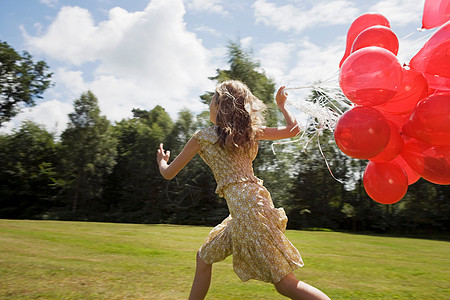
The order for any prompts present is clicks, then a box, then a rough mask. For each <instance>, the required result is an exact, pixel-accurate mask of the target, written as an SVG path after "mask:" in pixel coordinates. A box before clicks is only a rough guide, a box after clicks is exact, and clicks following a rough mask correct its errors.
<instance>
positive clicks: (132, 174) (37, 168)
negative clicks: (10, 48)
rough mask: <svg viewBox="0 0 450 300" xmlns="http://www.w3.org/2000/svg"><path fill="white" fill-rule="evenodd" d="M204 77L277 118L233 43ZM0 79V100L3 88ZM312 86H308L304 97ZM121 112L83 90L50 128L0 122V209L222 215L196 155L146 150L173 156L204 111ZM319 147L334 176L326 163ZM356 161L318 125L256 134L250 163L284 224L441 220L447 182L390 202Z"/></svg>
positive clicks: (183, 220)
mask: <svg viewBox="0 0 450 300" xmlns="http://www.w3.org/2000/svg"><path fill="white" fill-rule="evenodd" d="M5 44H6V43H3V44H2V45H3V46H5ZM4 56H5V55H3V56H0V59H4V58H3V57H4ZM26 57H27V58H28V61H27V63H28V64H30V65H33V62H32V61H31V57H30V56H26ZM38 63H39V64H40V69H39V70H40V72H41V77H40V78H41V79H40V80H45V82H44V84H45V86H42V88H41V89H40V90H39V91H38V92H39V93H38V95H40V94H42V91H43V89H45V88H46V87H48V86H49V84H50V82H49V78H50V76H51V75H50V73H48V71H47V70H46V68H47V67H46V65H45V63H44V64H43V63H41V62H38ZM16 65H18V64H17V63H16ZM1 67H2V68H3V63H2V64H1ZM30 67H31V66H30ZM30 69H32V68H30ZM2 76H3V75H2ZM0 77H1V76H0ZM210 79H211V80H214V81H216V82H222V81H224V80H227V79H238V80H242V81H243V82H245V83H246V84H247V85H248V86H249V87H250V89H251V90H252V91H253V93H254V94H255V95H256V96H257V97H258V98H260V99H261V100H262V101H264V102H265V103H266V104H267V105H268V112H267V115H266V121H267V125H269V126H276V125H277V124H278V123H279V122H280V121H281V119H282V118H281V116H280V114H279V112H278V111H277V109H276V105H275V103H274V98H273V97H274V93H275V88H276V86H275V83H274V82H273V80H271V79H270V78H268V77H267V76H266V75H265V73H264V71H263V70H262V69H261V67H260V65H259V63H258V62H255V61H254V60H253V59H252V57H251V53H249V52H247V51H245V50H243V49H242V48H241V46H240V45H239V44H238V43H230V44H229V69H227V70H220V69H218V70H217V74H216V76H214V77H211V78H210ZM37 80H39V79H37ZM5 86H6V84H5ZM35 86H36V84H35ZM3 90H4V88H3V87H2V98H1V101H2V102H5V101H6V100H8V99H11V98H7V97H6V96H5V95H4V91H3ZM212 94H213V92H206V93H205V94H204V95H201V96H200V101H202V102H203V103H205V104H208V103H209V102H210V101H211V97H212ZM31 98H32V97H28V98H27V99H31ZM314 98H315V95H314V93H313V94H312V95H311V97H310V98H309V99H307V100H308V101H314ZM5 99H6V100H5ZM17 99H19V101H20V97H18V98H17ZM8 101H10V102H11V100H8ZM29 102H30V101H29ZM5 111H6V110H5ZM15 113H16V111H14V114H15ZM132 113H133V117H132V118H128V119H124V120H121V121H120V122H115V123H114V124H113V123H112V122H110V121H109V120H108V119H107V118H106V117H105V116H102V114H101V111H100V109H99V106H98V100H97V98H96V96H95V95H94V94H93V93H92V92H90V91H87V92H86V93H83V94H82V95H81V96H80V97H79V98H78V99H76V100H75V101H74V109H73V112H72V113H70V114H69V123H68V126H67V128H66V129H65V130H64V131H63V132H62V134H61V135H60V136H56V134H55V133H52V132H49V131H47V130H46V129H45V128H44V127H43V126H41V125H39V124H35V123H33V122H30V121H25V122H23V123H22V125H21V126H20V127H19V128H17V129H15V130H14V131H13V132H12V133H9V134H1V135H0V158H1V162H2V164H1V165H0V182H1V184H0V218H20V219H52V220H54V219H55V220H83V221H104V222H135V223H171V224H195V225H207V226H212V225H215V224H217V223H218V222H220V221H221V220H222V219H224V218H225V217H226V216H227V215H228V209H227V206H226V203H225V200H224V199H223V198H219V197H218V196H217V195H216V194H215V193H214V191H215V187H216V184H215V181H214V179H213V175H212V172H211V171H210V170H209V167H207V166H206V164H204V163H203V162H202V161H201V159H200V158H199V156H198V155H197V156H196V157H195V158H194V159H193V160H192V161H191V162H190V163H189V164H188V165H187V166H186V168H185V169H184V170H183V171H182V172H181V173H180V174H179V175H178V176H177V177H176V178H175V179H173V180H170V181H166V180H164V179H163V178H162V177H161V176H160V174H159V170H158V167H157V165H156V160H155V157H156V149H157V148H158V146H159V143H161V142H163V143H164V144H165V145H166V147H167V149H169V150H171V153H172V157H175V156H176V155H177V154H178V153H179V152H180V151H181V150H182V148H183V146H184V144H185V143H186V142H187V141H188V140H189V139H190V138H191V137H192V135H193V133H194V132H195V131H197V130H199V129H201V128H204V127H206V126H210V125H211V124H210V123H209V112H208V111H205V112H201V113H199V114H193V113H192V112H190V111H189V110H186V109H183V110H181V111H180V112H179V113H178V117H177V118H176V119H175V120H173V119H172V118H171V117H170V116H169V114H168V113H167V112H166V111H165V110H164V108H163V107H161V106H155V107H153V108H152V109H150V110H142V109H133V111H132ZM7 119H8V118H7V117H3V115H2V120H7ZM318 138H319V139H320V141H318V140H317V139H318ZM318 143H320V145H321V151H322V152H321V151H320V149H319V147H318ZM272 147H273V148H274V149H275V150H276V151H275V152H276V154H274V153H273V151H272ZM324 157H326V160H327V162H328V164H329V166H330V169H331V170H332V171H333V174H334V176H335V177H336V178H339V179H341V180H342V181H344V184H342V183H340V182H338V181H336V180H335V179H333V177H332V176H331V175H330V170H329V169H328V167H327V165H326V163H325V160H324ZM365 165H366V162H364V161H362V160H355V159H352V158H350V157H348V156H346V155H344V154H343V153H342V152H340V151H339V149H338V148H337V146H336V145H335V143H334V139H333V135H332V133H331V132H327V131H324V132H322V133H321V134H320V135H318V136H316V137H315V138H314V139H313V140H312V141H310V143H309V144H308V147H307V148H306V149H304V143H299V142H295V141H293V142H292V143H289V144H283V145H272V142H270V141H261V142H260V148H259V153H258V156H257V158H256V160H255V162H254V170H255V174H256V176H258V177H259V178H261V179H263V180H264V185H265V186H266V187H267V188H268V189H269V191H270V192H271V194H272V198H273V200H274V204H275V206H277V207H279V206H282V207H284V208H285V210H286V212H287V215H288V217H289V223H288V227H289V228H295V229H305V228H329V229H334V230H350V231H373V232H403V233H424V234H428V233H442V232H446V231H447V230H448V228H449V216H450V203H449V201H448V200H449V195H450V189H449V186H442V185H436V184H432V183H429V182H427V181H425V180H422V179H421V180H419V181H418V182H417V183H415V184H414V185H412V186H410V188H409V190H408V193H407V194H406V196H405V197H404V198H403V199H402V200H401V201H400V202H398V203H396V204H392V205H381V204H378V203H376V202H375V201H373V200H371V199H370V198H369V197H368V196H367V194H366V193H365V191H364V187H363V182H362V174H363V171H364V168H365Z"/></svg>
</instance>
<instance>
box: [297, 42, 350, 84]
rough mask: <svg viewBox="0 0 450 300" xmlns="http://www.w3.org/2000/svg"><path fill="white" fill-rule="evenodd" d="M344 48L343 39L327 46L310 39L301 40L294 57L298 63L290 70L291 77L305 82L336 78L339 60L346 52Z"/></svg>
mask: <svg viewBox="0 0 450 300" xmlns="http://www.w3.org/2000/svg"><path fill="white" fill-rule="evenodd" d="M344 48H345V45H344V43H343V41H339V40H337V41H336V43H334V44H333V43H332V44H329V45H327V46H325V47H323V46H319V45H317V44H314V43H312V42H310V41H309V40H308V39H304V40H302V41H300V45H299V47H298V49H300V50H297V51H296V52H295V58H294V60H295V61H296V62H297V63H296V66H295V67H294V68H292V69H291V70H290V73H289V75H290V77H292V78H295V80H296V81H299V82H303V83H312V82H314V81H318V80H320V81H326V80H328V79H329V78H334V77H335V76H336V75H337V71H338V70H339V60H340V59H341V57H342V55H343V53H344ZM334 79H336V78H334ZM336 87H337V85H336Z"/></svg>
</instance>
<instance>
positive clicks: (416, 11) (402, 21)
mask: <svg viewBox="0 0 450 300" xmlns="http://www.w3.org/2000/svg"><path fill="white" fill-rule="evenodd" d="M424 1H425V0H419V1H411V0H382V1H379V2H377V3H376V4H375V5H373V6H372V7H371V8H370V10H371V11H376V12H378V13H380V14H382V15H383V16H385V17H386V18H387V19H388V20H389V23H391V25H398V26H405V25H408V24H411V23H413V24H414V23H415V24H417V27H420V26H421V25H422V23H421V20H422V12H423V5H424Z"/></svg>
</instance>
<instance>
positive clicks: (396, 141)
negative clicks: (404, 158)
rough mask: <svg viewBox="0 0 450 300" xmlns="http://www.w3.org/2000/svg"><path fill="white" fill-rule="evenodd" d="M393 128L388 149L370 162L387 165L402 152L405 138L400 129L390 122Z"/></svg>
mask: <svg viewBox="0 0 450 300" xmlns="http://www.w3.org/2000/svg"><path fill="white" fill-rule="evenodd" d="M389 125H390V127H391V136H390V139H389V142H388V144H387V145H386V148H384V150H383V151H381V153H380V154H378V155H375V156H374V157H371V158H370V160H371V161H373V162H377V163H385V162H388V161H391V160H393V159H394V158H396V157H397V156H399V154H400V153H401V152H402V149H403V138H402V136H401V134H400V129H399V128H398V126H397V125H395V124H394V123H393V122H389Z"/></svg>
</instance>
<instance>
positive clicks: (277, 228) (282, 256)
mask: <svg viewBox="0 0 450 300" xmlns="http://www.w3.org/2000/svg"><path fill="white" fill-rule="evenodd" d="M194 137H195V138H196V140H197V142H198V144H199V145H200V150H199V154H200V156H201V157H202V159H203V160H204V161H205V162H206V163H207V164H208V165H209V167H210V168H211V170H212V171H213V173H214V177H215V179H216V181H217V189H216V193H218V194H219V195H220V196H222V197H225V199H226V201H227V205H228V209H229V211H230V215H229V216H228V217H227V218H226V219H225V220H224V221H223V222H222V223H221V224H219V225H217V226H216V227H214V228H213V229H212V230H211V232H210V233H209V235H208V238H207V239H206V240H205V242H204V243H203V245H202V246H201V247H200V250H199V255H200V257H201V258H202V259H203V260H204V261H205V262H206V263H209V264H212V263H215V262H218V261H221V260H224V259H225V258H226V257H227V256H229V255H233V269H234V271H235V272H236V274H237V275H238V276H239V278H240V279H241V280H242V281H247V280H249V279H257V280H261V281H265V282H271V283H276V282H278V281H280V280H281V279H282V278H283V277H284V276H286V275H288V274H289V273H291V272H292V271H293V270H295V269H297V268H298V267H302V266H303V261H302V258H301V256H300V253H299V252H298V250H297V249H296V248H295V247H294V245H292V243H291V242H290V241H289V240H288V239H287V238H286V236H285V235H284V231H285V229H286V224H287V217H286V214H285V212H284V210H283V209H282V208H278V209H276V208H275V207H274V206H273V202H272V198H271V197H270V193H269V191H268V190H267V189H266V188H265V187H264V186H263V184H262V180H260V179H258V178H257V177H256V176H255V175H254V174H253V167H252V162H253V160H254V159H255V157H256V154H257V152H258V145H256V144H255V146H254V147H253V148H252V149H251V150H250V151H249V152H246V153H241V154H240V155H238V154H230V153H229V152H228V151H226V150H224V149H222V148H221V147H220V146H219V144H218V143H216V141H217V133H216V129H215V126H212V127H208V128H205V129H203V130H200V131H198V132H196V133H195V134H194Z"/></svg>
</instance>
